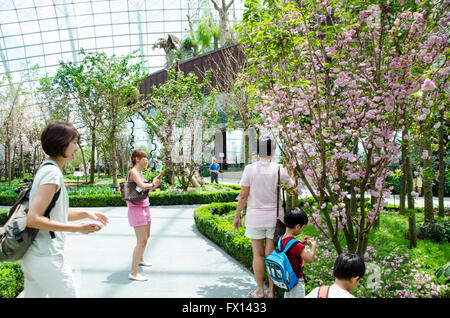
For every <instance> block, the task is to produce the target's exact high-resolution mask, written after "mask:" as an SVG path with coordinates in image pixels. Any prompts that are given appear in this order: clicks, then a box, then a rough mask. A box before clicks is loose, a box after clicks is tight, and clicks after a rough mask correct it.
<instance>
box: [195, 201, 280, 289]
mask: <svg viewBox="0 0 450 318" xmlns="http://www.w3.org/2000/svg"><path fill="white" fill-rule="evenodd" d="M213 207H216V208H217V212H216V213H215V214H211V209H212V208H213ZM236 207H237V202H229V203H219V202H214V203H211V204H209V205H206V206H203V207H201V208H198V209H196V210H195V211H194V221H195V225H196V226H197V229H198V230H199V231H200V233H202V234H203V235H205V236H206V237H208V238H209V239H210V240H212V241H213V242H215V243H216V244H217V245H219V246H220V247H221V248H222V249H223V250H224V251H225V252H227V253H228V254H229V255H230V256H232V257H233V258H235V259H236V260H237V261H239V262H240V263H241V264H243V265H244V266H245V267H246V268H247V269H249V270H250V271H253V264H252V263H253V251H252V243H251V240H250V239H249V238H248V237H245V236H244V233H245V219H244V220H243V222H242V226H241V227H240V228H239V232H237V231H236V230H235V229H234V227H233V220H234V215H235V211H236ZM265 282H266V283H267V282H268V278H267V273H265ZM274 292H275V295H276V296H278V297H283V295H284V293H283V291H282V290H281V289H279V288H277V287H275V289H274Z"/></svg>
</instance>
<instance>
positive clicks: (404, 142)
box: [398, 128, 409, 214]
mask: <svg viewBox="0 0 450 318" xmlns="http://www.w3.org/2000/svg"><path fill="white" fill-rule="evenodd" d="M406 134H407V131H406V128H405V129H404V130H403V132H402V146H401V151H402V165H401V170H402V174H401V176H400V203H399V209H398V212H399V213H400V214H405V205H406V173H407V171H406V169H407V168H406V161H407V160H408V159H409V158H408V157H409V154H408V146H407V142H408V140H406V139H405V137H404V136H405V135H406Z"/></svg>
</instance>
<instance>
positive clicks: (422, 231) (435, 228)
mask: <svg viewBox="0 0 450 318" xmlns="http://www.w3.org/2000/svg"><path fill="white" fill-rule="evenodd" d="M418 235H419V238H423V239H430V240H431V241H433V242H442V241H444V242H450V222H449V221H447V220H432V221H431V222H429V223H426V224H422V225H421V226H419V229H418Z"/></svg>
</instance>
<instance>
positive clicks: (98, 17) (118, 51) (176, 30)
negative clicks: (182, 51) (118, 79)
mask: <svg viewBox="0 0 450 318" xmlns="http://www.w3.org/2000/svg"><path fill="white" fill-rule="evenodd" d="M234 2H235V4H234V7H232V8H233V10H230V16H229V20H230V21H235V20H238V19H240V16H241V15H242V11H243V1H238V0H236V1H234ZM204 8H212V5H211V4H210V1H208V0H147V1H146V0H109V1H105V0H0V76H1V77H3V75H4V74H6V73H10V74H11V79H12V81H13V82H14V83H18V82H28V83H32V82H35V81H36V80H37V79H39V78H40V77H43V76H45V75H49V76H51V75H53V74H54V72H55V71H56V69H57V67H58V63H59V61H61V60H62V61H78V60H79V59H80V58H79V55H78V54H77V53H78V52H79V50H80V49H84V50H86V51H87V52H90V51H102V52H105V53H107V54H108V55H112V54H115V55H119V56H120V55H126V54H129V53H131V52H133V51H136V50H137V51H138V53H139V54H141V55H143V56H144V57H143V60H144V62H145V67H147V69H148V71H149V72H150V73H152V72H154V71H157V70H159V69H161V68H163V67H164V63H165V54H164V51H163V50H162V49H153V48H152V46H153V44H154V43H155V42H156V40H157V39H159V38H165V37H167V35H168V34H173V35H175V36H177V37H179V38H180V39H181V38H183V36H184V35H185V31H186V29H187V28H188V21H187V14H190V16H191V17H193V18H196V17H198V15H199V14H201V12H202V11H203V9H204ZM211 11H214V10H211ZM213 14H215V15H216V12H213ZM1 85H6V83H5V82H3V83H2V84H1Z"/></svg>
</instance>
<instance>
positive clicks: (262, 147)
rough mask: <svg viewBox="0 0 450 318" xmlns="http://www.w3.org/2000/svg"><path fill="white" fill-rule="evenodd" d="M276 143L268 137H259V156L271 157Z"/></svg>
mask: <svg viewBox="0 0 450 318" xmlns="http://www.w3.org/2000/svg"><path fill="white" fill-rule="evenodd" d="M276 147H277V145H276V143H275V141H274V140H273V139H271V138H270V137H264V138H261V139H259V151H258V155H259V156H260V157H273V156H274V155H275V149H276Z"/></svg>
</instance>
